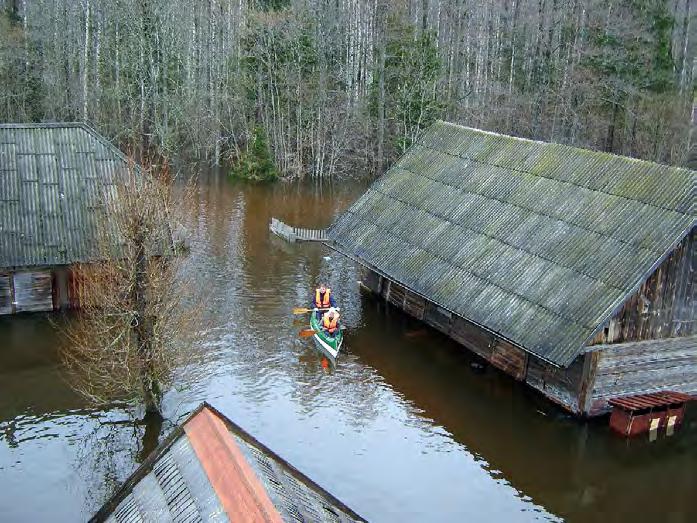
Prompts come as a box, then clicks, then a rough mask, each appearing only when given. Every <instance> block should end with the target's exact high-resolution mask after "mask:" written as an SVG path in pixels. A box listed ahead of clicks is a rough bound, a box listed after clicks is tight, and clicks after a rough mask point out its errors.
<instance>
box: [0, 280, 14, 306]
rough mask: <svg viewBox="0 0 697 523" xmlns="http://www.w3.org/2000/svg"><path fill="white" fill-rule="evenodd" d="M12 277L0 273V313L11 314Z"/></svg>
mask: <svg viewBox="0 0 697 523" xmlns="http://www.w3.org/2000/svg"><path fill="white" fill-rule="evenodd" d="M12 301H13V300H12V277H11V275H10V274H0V314H12Z"/></svg>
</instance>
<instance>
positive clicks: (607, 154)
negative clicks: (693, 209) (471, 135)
mask: <svg viewBox="0 0 697 523" xmlns="http://www.w3.org/2000/svg"><path fill="white" fill-rule="evenodd" d="M437 123H442V124H445V125H448V126H452V127H457V128H460V129H466V130H468V131H474V132H477V133H481V134H488V135H490V136H499V137H501V138H512V139H513V140H518V141H521V142H529V143H535V144H538V145H545V146H550V145H557V146H559V147H564V148H566V149H571V150H574V151H583V152H588V153H591V154H594V155H596V156H598V157H610V158H619V159H621V160H623V161H627V162H638V163H642V164H646V165H652V166H658V167H663V168H667V169H675V170H679V171H687V172H691V173H693V174H694V175H697V171H696V170H694V169H690V168H689V167H685V166H683V165H671V164H667V163H659V162H654V161H653V160H644V159H643V158H635V157H633V156H626V155H623V154H617V153H611V152H608V151H597V150H595V149H588V148H586V147H579V146H577V145H570V144H567V143H560V142H545V141H543V140H534V139H532V138H525V137H522V136H514V135H512V134H503V133H497V132H496V131H487V130H485V129H477V128H476V127H469V126H467V125H462V124H459V123H454V122H447V121H445V120H438V121H437ZM416 143H417V144H418V143H419V142H418V141H417V142H416ZM489 165H493V164H489ZM497 167H498V166H497ZM506 169H509V167H506ZM524 172H526V171H524ZM528 174H532V173H528Z"/></svg>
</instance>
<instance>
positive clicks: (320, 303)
mask: <svg viewBox="0 0 697 523" xmlns="http://www.w3.org/2000/svg"><path fill="white" fill-rule="evenodd" d="M312 306H313V307H314V308H315V309H324V310H318V311H317V319H318V320H321V319H322V316H323V314H324V312H325V311H326V310H327V309H329V308H330V307H336V300H334V296H332V290H331V289H330V288H329V287H327V285H326V284H324V283H321V284H320V286H319V287H317V289H315V299H314V300H313V302H312Z"/></svg>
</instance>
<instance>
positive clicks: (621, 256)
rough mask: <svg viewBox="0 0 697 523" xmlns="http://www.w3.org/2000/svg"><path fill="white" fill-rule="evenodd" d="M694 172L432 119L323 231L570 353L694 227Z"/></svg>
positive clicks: (448, 301) (550, 356)
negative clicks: (411, 144) (355, 200)
mask: <svg viewBox="0 0 697 523" xmlns="http://www.w3.org/2000/svg"><path fill="white" fill-rule="evenodd" d="M696 182H697V172H695V171H691V170H688V169H683V168H678V167H667V166H663V165H658V164H655V163H650V162H646V161H640V160H635V159H631V158H626V157H620V156H615V155H611V154H606V153H600V152H592V151H588V150H584V149H578V148H574V147H569V146H565V145H557V144H548V143H541V142H535V141H531V140H524V139H520V138H514V137H510V136H502V135H498V134H495V133H489V132H485V131H480V130H477V129H470V128H466V127H462V126H458V125H454V124H450V123H445V122H438V123H436V124H434V125H433V126H432V127H431V128H430V129H428V130H427V132H426V133H425V134H424V136H423V137H422V138H421V140H419V141H418V143H416V144H415V145H414V146H412V147H411V148H410V149H409V150H408V151H407V152H406V154H405V155H404V156H403V157H402V158H401V159H400V160H399V161H398V162H397V163H396V164H395V165H394V166H393V167H392V168H391V169H390V170H389V171H388V172H387V173H386V174H385V175H384V176H382V177H381V178H379V179H378V180H377V181H376V182H375V183H374V184H373V185H372V186H371V187H370V189H369V190H368V191H367V192H366V193H365V194H364V195H363V196H362V197H361V198H360V199H359V200H358V201H357V202H356V203H355V204H354V205H353V206H352V207H350V208H349V209H348V211H346V212H345V213H344V214H342V215H341V216H340V217H339V218H338V219H337V220H336V221H335V223H334V224H333V225H332V226H331V228H330V229H329V231H328V235H329V238H330V240H332V241H333V242H334V243H335V244H336V246H337V248H338V249H339V250H342V251H344V252H346V253H349V254H351V255H353V256H355V257H357V258H359V259H361V260H363V261H364V262H367V263H368V264H370V265H372V266H373V267H374V268H376V269H377V270H378V271H379V272H381V273H383V274H384V275H386V276H388V277H389V278H391V279H393V280H395V281H398V282H400V283H402V284H404V285H406V286H407V287H409V288H411V289H412V290H414V291H416V292H418V293H419V294H421V295H423V296H425V297H426V298H428V299H430V300H432V301H434V302H436V303H438V304H439V305H441V306H443V307H444V308H446V309H448V310H450V311H452V312H454V313H456V314H458V315H460V316H462V317H465V318H467V319H469V320H471V321H473V322H475V323H476V324H478V325H480V326H482V327H484V328H486V329H488V330H491V331H493V332H495V333H497V334H499V335H500V336H502V337H503V338H506V339H508V340H510V341H512V342H513V343H515V344H517V345H518V346H520V347H523V348H525V349H526V350H528V351H529V352H531V353H533V354H535V355H537V356H539V357H541V358H543V359H544V360H547V361H549V362H552V363H554V364H557V365H561V366H567V365H568V364H570V363H571V362H572V361H573V359H574V358H575V357H576V356H577V355H578V354H579V353H580V352H581V350H582V347H583V345H584V344H585V343H586V342H587V341H588V339H589V338H590V337H591V336H592V335H593V334H594V333H595V331H596V330H597V328H598V327H599V326H600V325H602V324H603V323H604V322H606V321H607V319H608V318H609V317H610V316H611V314H612V312H613V311H615V310H617V308H618V307H619V306H621V304H622V303H623V302H624V301H625V300H626V299H627V298H628V297H629V296H630V295H631V294H632V293H633V292H634V291H635V289H636V288H637V287H638V285H639V284H640V283H641V282H642V281H643V280H645V279H646V278H647V277H648V276H649V275H650V274H651V273H652V272H653V271H654V270H655V268H656V267H657V265H658V264H659V262H660V261H661V260H662V259H663V258H664V257H665V256H667V255H668V254H669V253H670V252H671V251H672V250H673V248H674V247H675V246H676V244H677V243H678V242H679V241H680V240H681V239H682V238H683V237H684V236H685V235H686V234H687V233H688V232H689V231H690V230H691V229H692V228H694V227H695V225H696V223H697V222H696V216H695V215H696V209H697V208H696V207H695V202H696V199H695V198H696V196H695V195H696V193H695V186H696Z"/></svg>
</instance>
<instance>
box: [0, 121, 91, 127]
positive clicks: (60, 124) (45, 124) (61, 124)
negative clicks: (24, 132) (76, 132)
mask: <svg viewBox="0 0 697 523" xmlns="http://www.w3.org/2000/svg"><path fill="white" fill-rule="evenodd" d="M85 125H86V124H85V123H83V122H24V123H22V122H16V123H0V129H62V128H70V129H72V128H75V127H85Z"/></svg>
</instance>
